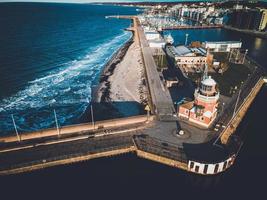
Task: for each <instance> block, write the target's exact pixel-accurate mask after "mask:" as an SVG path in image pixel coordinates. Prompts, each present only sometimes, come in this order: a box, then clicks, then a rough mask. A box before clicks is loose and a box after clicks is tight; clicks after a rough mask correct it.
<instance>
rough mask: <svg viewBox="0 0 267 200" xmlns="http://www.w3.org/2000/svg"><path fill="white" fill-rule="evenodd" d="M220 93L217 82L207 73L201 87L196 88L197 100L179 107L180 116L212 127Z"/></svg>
mask: <svg viewBox="0 0 267 200" xmlns="http://www.w3.org/2000/svg"><path fill="white" fill-rule="evenodd" d="M205 71H207V67H206V70H205ZM206 74H207V73H206ZM219 95H220V94H219V92H218V91H217V86H216V82H215V81H214V80H213V79H212V78H211V77H210V76H206V75H205V76H204V77H203V79H202V81H201V84H200V87H199V88H197V89H196V90H195V94H194V97H195V100H194V101H190V102H186V103H184V104H181V105H180V106H179V107H178V111H177V112H178V117H180V118H182V119H185V120H188V121H189V122H192V123H194V124H197V125H199V126H202V127H206V128H208V127H210V125H211V124H212V123H213V122H214V120H215V119H216V116H217V107H218V101H219Z"/></svg>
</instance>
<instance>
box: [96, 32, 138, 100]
mask: <svg viewBox="0 0 267 200" xmlns="http://www.w3.org/2000/svg"><path fill="white" fill-rule="evenodd" d="M133 37H134V35H132V36H131V38H130V39H129V40H128V41H127V42H126V43H125V44H124V45H123V46H122V47H121V48H119V49H118V50H117V51H116V52H115V53H114V55H113V56H112V57H111V59H110V60H109V61H108V62H107V63H106V64H105V66H104V68H103V70H102V72H101V75H100V78H99V83H98V86H97V88H96V90H95V91H94V92H93V94H92V102H98V103H100V102H107V101H110V100H111V98H110V87H111V83H110V81H109V77H110V76H112V75H113V73H114V70H115V68H116V66H117V65H118V64H119V63H120V62H121V61H122V59H123V58H124V56H125V54H126V53H127V51H128V49H129V47H130V45H131V44H132V43H133Z"/></svg>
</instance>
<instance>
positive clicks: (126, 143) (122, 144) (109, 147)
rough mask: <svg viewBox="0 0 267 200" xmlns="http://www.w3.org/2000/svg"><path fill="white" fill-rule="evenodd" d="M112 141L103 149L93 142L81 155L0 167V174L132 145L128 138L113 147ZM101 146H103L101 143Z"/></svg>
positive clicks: (62, 156) (76, 154) (121, 139)
mask: <svg viewBox="0 0 267 200" xmlns="http://www.w3.org/2000/svg"><path fill="white" fill-rule="evenodd" d="M112 141H113V140H111V141H109V142H107V143H106V145H105V147H97V144H99V141H95V142H94V145H92V146H89V148H90V149H88V150H87V151H84V152H81V153H72V154H71V153H70V154H67V155H60V156H54V157H49V158H42V159H39V160H35V161H30V162H24V163H20V164H12V165H9V166H3V165H0V172H1V171H7V170H12V169H19V168H24V167H31V166H35V165H40V164H44V163H49V162H54V161H60V160H66V159H71V158H77V157H82V156H89V155H92V156H93V155H94V154H97V153H104V152H108V151H114V150H121V149H127V148H130V147H131V146H133V143H132V141H131V139H129V138H120V143H119V144H115V145H114V143H115V142H114V141H113V142H112ZM111 143H112V144H111ZM101 144H103V141H102V143H101ZM107 144H109V145H107Z"/></svg>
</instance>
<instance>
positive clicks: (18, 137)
mask: <svg viewBox="0 0 267 200" xmlns="http://www.w3.org/2000/svg"><path fill="white" fill-rule="evenodd" d="M11 118H12V122H13V125H14V128H15V132H16V135H17V139H18V141H19V142H20V141H21V139H20V136H19V132H18V129H17V126H16V123H15V120H14V116H13V114H12V115H11Z"/></svg>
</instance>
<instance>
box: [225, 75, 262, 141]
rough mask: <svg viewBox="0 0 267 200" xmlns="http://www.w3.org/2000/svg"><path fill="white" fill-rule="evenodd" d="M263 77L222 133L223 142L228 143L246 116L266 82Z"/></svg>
mask: <svg viewBox="0 0 267 200" xmlns="http://www.w3.org/2000/svg"><path fill="white" fill-rule="evenodd" d="M264 83H265V82H264V80H263V78H261V79H260V80H259V81H258V82H257V84H256V85H255V86H254V87H253V89H252V90H251V92H250V93H249V95H248V96H247V97H246V99H245V100H244V102H243V104H242V105H241V106H240V108H239V109H238V111H237V113H236V115H235V116H234V117H233V119H232V120H231V121H230V122H229V124H228V125H227V127H226V128H225V130H224V131H223V132H222V134H221V138H220V139H221V142H222V143H223V144H226V143H227V142H228V139H229V137H230V136H231V135H232V134H234V132H235V130H236V129H237V127H238V125H239V124H240V122H241V121H242V119H243V117H244V116H245V114H246V112H247V110H248V109H249V107H250V105H251V104H252V102H253V100H254V99H255V97H256V96H257V94H258V92H259V91H260V89H261V87H262V86H263V84H264Z"/></svg>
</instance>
